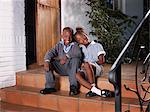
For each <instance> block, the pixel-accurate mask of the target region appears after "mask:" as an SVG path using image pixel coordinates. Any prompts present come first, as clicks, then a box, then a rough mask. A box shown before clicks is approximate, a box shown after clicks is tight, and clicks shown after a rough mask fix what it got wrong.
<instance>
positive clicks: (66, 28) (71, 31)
mask: <svg viewBox="0 0 150 112" xmlns="http://www.w3.org/2000/svg"><path fill="white" fill-rule="evenodd" d="M65 30H67V31H69V32H70V33H71V35H73V29H72V28H70V27H64V28H63V32H64V31H65Z"/></svg>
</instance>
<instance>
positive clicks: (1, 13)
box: [0, 0, 144, 88]
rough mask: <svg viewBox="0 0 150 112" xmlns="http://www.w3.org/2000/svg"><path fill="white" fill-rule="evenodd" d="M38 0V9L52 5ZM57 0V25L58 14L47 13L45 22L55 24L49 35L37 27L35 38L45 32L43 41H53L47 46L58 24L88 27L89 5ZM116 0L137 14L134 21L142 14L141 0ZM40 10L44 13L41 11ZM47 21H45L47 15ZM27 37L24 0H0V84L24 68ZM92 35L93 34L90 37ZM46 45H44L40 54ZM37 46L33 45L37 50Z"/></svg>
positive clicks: (78, 0) (5, 84)
mask: <svg viewBox="0 0 150 112" xmlns="http://www.w3.org/2000/svg"><path fill="white" fill-rule="evenodd" d="M37 1H38V3H39V4H35V5H38V7H39V9H41V7H42V8H45V9H49V8H54V7H50V6H49V4H48V3H49V2H48V1H49V0H37ZM44 1H46V2H44ZM56 1H57V3H58V2H59V3H60V2H61V14H60V15H61V22H60V23H61V24H59V23H58V24H57V26H55V23H57V21H56V20H58V19H59V17H55V16H48V18H49V17H51V21H49V22H48V23H50V24H52V25H53V26H54V28H50V29H51V31H49V32H50V34H51V35H50V34H43V31H45V30H43V29H44V28H45V27H42V28H41V29H42V32H41V33H38V32H40V31H41V29H40V28H39V29H38V30H37V29H36V36H37V37H38V38H41V40H42V37H43V36H44V35H46V37H47V38H50V39H49V40H46V41H52V43H50V44H51V46H48V47H47V49H48V48H50V47H52V46H53V45H54V44H55V43H56V40H58V38H57V39H55V40H51V38H54V37H56V36H58V34H56V33H55V34H53V32H54V31H56V30H59V28H58V27H61V28H63V27H64V26H71V27H73V28H74V29H75V27H76V26H83V27H84V28H85V30H86V31H87V32H90V28H91V27H90V26H89V24H88V18H87V17H85V11H86V9H88V7H87V6H86V5H85V4H84V2H85V1H84V0H69V1H68V0H61V1H59V0H56ZM110 1H111V0H110ZM116 2H117V7H118V9H120V10H121V11H122V12H124V13H125V14H128V15H130V16H138V19H137V21H136V22H137V24H138V23H139V22H140V20H141V19H142V17H143V15H144V11H143V10H144V8H143V7H144V3H143V0H118V1H117V0H116ZM110 3H111V2H110ZM43 4H48V5H43ZM53 10H55V13H52V14H55V15H57V14H59V12H58V11H59V7H56V8H55V9H53ZM68 11H69V12H68ZM38 13H39V12H38ZM41 13H42V14H43V12H41ZM42 14H41V16H40V17H41V19H39V18H38V20H39V21H43V22H44V21H45V20H43V17H45V16H42ZM60 15H59V16H60ZM36 19H37V18H36ZM39 21H38V22H39ZM46 21H48V19H47V20H46ZM58 21H59V20H58ZM36 22H37V21H36ZM35 24H36V23H35ZM45 24H46V23H45ZM38 25H39V24H38ZM47 29H49V27H48V28H46V31H47ZM39 35H40V36H39ZM26 37H27V35H26V31H25V0H0V88H4V87H9V86H13V85H15V84H16V75H15V74H16V72H19V71H24V70H27V64H26V60H27V56H26V54H27V52H26V51H27V46H26V45H27V44H26V39H27V38H26ZM91 39H95V38H94V37H91ZM48 44H49V43H47V45H48ZM43 45H44V44H42V45H39V46H42V47H41V49H44V48H45V46H43ZM39 46H36V47H39ZM41 49H40V50H41ZM47 49H44V51H43V54H44V53H45V52H46V50H47ZM40 50H39V49H36V53H37V54H39V53H40ZM40 59H42V56H41V57H40ZM40 63H41V62H40Z"/></svg>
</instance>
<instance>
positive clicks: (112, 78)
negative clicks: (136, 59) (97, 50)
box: [109, 10, 150, 112]
mask: <svg viewBox="0 0 150 112" xmlns="http://www.w3.org/2000/svg"><path fill="white" fill-rule="evenodd" d="M149 15H150V10H149V11H148V12H147V14H146V15H145V17H144V18H143V19H142V21H141V22H140V23H139V25H138V26H137V28H136V29H135V31H134V32H133V34H132V35H131V37H130V39H129V41H128V42H127V44H126V45H125V47H124V48H123V50H122V51H121V53H120V54H119V56H118V58H117V59H116V61H115V62H114V64H113V65H112V67H111V69H110V71H109V82H110V83H112V84H113V86H114V89H115V90H114V92H115V112H121V111H122V105H121V102H122V101H121V63H122V61H123V60H124V57H125V54H126V53H127V50H128V49H129V46H130V45H131V43H132V41H133V40H134V39H135V38H137V37H136V36H135V35H136V34H137V33H138V31H139V29H140V28H141V26H142V25H143V23H144V22H145V20H146V19H147V18H148V17H149Z"/></svg>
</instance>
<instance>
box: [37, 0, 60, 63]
mask: <svg viewBox="0 0 150 112" xmlns="http://www.w3.org/2000/svg"><path fill="white" fill-rule="evenodd" d="M59 37H60V8H59V0H37V15H36V56H37V63H38V64H39V65H42V64H43V62H44V55H45V53H46V52H47V50H49V49H51V48H52V47H53V46H54V45H55V44H56V42H57V41H58V40H59Z"/></svg>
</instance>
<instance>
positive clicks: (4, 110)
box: [0, 102, 57, 112]
mask: <svg viewBox="0 0 150 112" xmlns="http://www.w3.org/2000/svg"><path fill="white" fill-rule="evenodd" d="M0 112H57V111H54V110H48V109H42V108H35V107H31V106H23V105H16V104H11V103H6V102H0Z"/></svg>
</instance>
